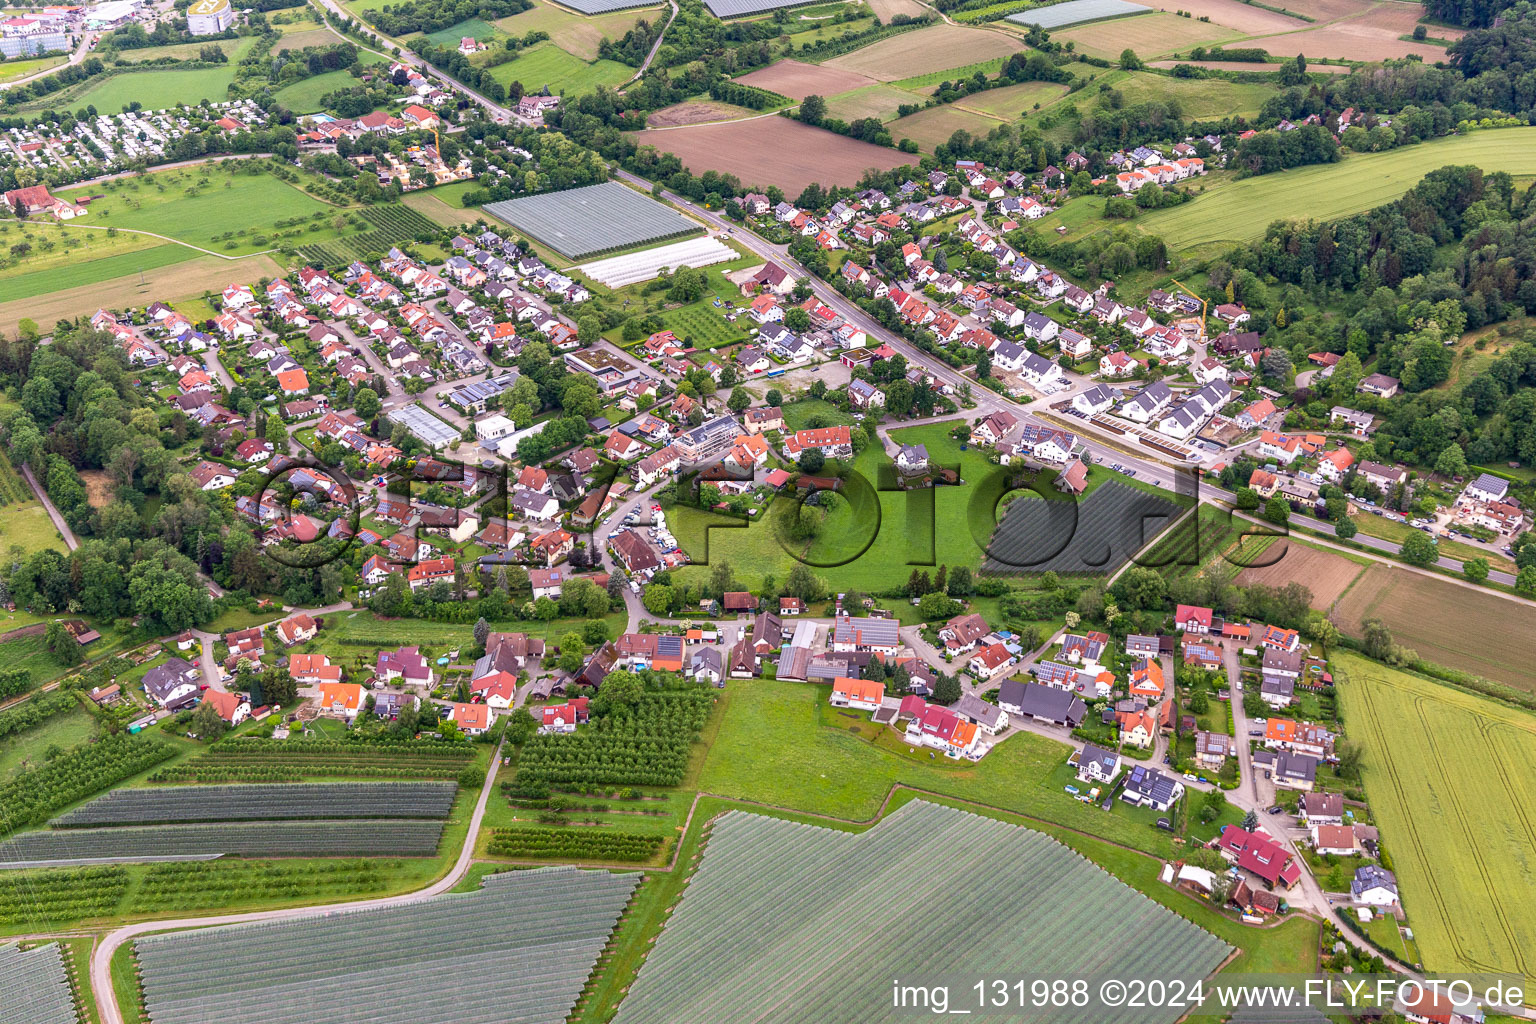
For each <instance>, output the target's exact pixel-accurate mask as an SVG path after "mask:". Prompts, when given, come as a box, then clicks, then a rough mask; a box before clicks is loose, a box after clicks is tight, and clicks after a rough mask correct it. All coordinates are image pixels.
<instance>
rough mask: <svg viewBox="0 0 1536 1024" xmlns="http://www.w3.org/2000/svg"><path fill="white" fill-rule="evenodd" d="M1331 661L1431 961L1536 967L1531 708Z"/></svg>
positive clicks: (1464, 966)
mask: <svg viewBox="0 0 1536 1024" xmlns="http://www.w3.org/2000/svg"><path fill="white" fill-rule="evenodd" d="M1332 667H1333V670H1334V675H1335V678H1337V679H1339V680H1340V682H1341V685H1340V687H1339V693H1340V695H1341V697H1342V700H1343V710H1344V717H1345V719H1346V720H1347V721H1348V722H1349V723H1350V735H1351V736H1352V737H1353V738H1354V739H1356V740H1357V741H1358V742H1360V743H1361V744H1363V745H1364V754H1365V756H1364V760H1363V766H1362V770H1363V775H1364V782H1365V790H1366V795H1367V796H1368V797H1369V799H1370V804H1371V809H1372V811H1373V813H1374V814H1375V817H1376V822H1377V824H1378V825H1379V827H1380V828H1381V835H1382V842H1383V845H1384V847H1385V849H1386V851H1387V853H1388V854H1389V855H1390V856H1391V858H1392V867H1393V869H1394V870H1395V871H1396V872H1397V877H1398V883H1399V885H1400V886H1401V889H1402V896H1403V904H1404V906H1406V907H1408V908H1409V910H1410V911H1411V913H1412V915H1413V928H1414V936H1415V939H1416V940H1417V942H1418V946H1419V949H1420V950H1421V951H1422V955H1423V958H1424V964H1425V966H1426V968H1428V969H1430V970H1434V971H1447V970H1449V971H1457V970H1460V971H1483V972H1495V971H1497V972H1511V973H1519V974H1522V975H1524V976H1525V977H1526V978H1528V979H1529V978H1536V953H1533V951H1536V826H1533V823H1532V820H1531V817H1530V813H1529V808H1530V807H1531V806H1532V803H1533V801H1536V781H1533V780H1532V778H1531V776H1530V773H1529V772H1528V771H1526V770H1525V769H1524V766H1526V765H1529V764H1531V763H1532V762H1533V760H1536V716H1532V715H1530V714H1528V713H1526V712H1524V711H1518V710H1515V709H1513V708H1511V707H1509V706H1507V705H1504V704H1500V703H1497V702H1495V701H1491V700H1487V699H1484V698H1482V697H1477V696H1474V695H1472V694H1468V693H1464V692H1462V691H1459V690H1454V689H1451V688H1450V687H1446V686H1443V685H1440V684H1438V683H1434V682H1431V681H1429V680H1427V679H1425V678H1423V677H1420V676H1416V675H1412V674H1410V673H1407V672H1401V671H1397V670H1395V669H1391V668H1387V667H1386V666H1383V665H1380V664H1377V663H1375V662H1372V661H1369V660H1367V659H1365V658H1362V657H1360V656H1358V655H1355V654H1353V653H1350V652H1339V653H1336V654H1335V657H1334V660H1333V666H1332ZM1468 922H1477V926H1476V927H1469V926H1468Z"/></svg>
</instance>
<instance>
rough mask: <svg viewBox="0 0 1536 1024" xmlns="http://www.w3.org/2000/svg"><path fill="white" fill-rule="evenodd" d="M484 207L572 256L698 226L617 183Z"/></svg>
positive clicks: (682, 232) (690, 230) (681, 232)
mask: <svg viewBox="0 0 1536 1024" xmlns="http://www.w3.org/2000/svg"><path fill="white" fill-rule="evenodd" d="M484 209H485V212H486V213H489V214H490V215H491V216H493V217H495V218H496V219H498V220H501V221H505V222H506V223H508V224H510V225H512V226H513V227H514V228H517V229H518V230H519V231H522V232H525V233H526V234H528V235H530V236H532V237H533V238H534V240H536V241H538V242H542V243H543V244H545V245H547V246H549V247H550V248H551V249H553V250H555V251H556V252H558V253H559V254H560V255H561V256H564V257H565V258H566V259H572V260H577V259H586V258H588V257H591V256H600V255H602V254H603V253H608V252H617V251H619V250H620V249H629V248H632V247H633V246H637V245H643V244H645V243H646V242H661V241H666V240H668V239H673V238H681V237H682V236H684V235H688V234H693V233H696V232H698V231H700V230H702V229H701V228H700V227H699V225H698V224H697V223H695V222H694V221H691V220H689V219H688V218H687V217H684V216H683V215H682V214H680V213H678V212H677V211H676V210H674V209H672V208H671V207H669V206H665V205H663V204H662V203H658V202H657V201H656V200H654V199H652V198H651V197H650V196H647V195H643V194H642V193H639V192H636V191H635V190H634V189H632V188H626V187H625V186H623V185H620V184H619V183H618V182H616V181H605V182H603V183H602V184H601V185H587V186H585V187H584V188H568V189H566V190H565V191H563V192H546V193H544V194H543V195H537V196H524V197H523V198H521V199H506V200H503V201H502V202H499V203H491V204H490V205H488V206H486V207H484Z"/></svg>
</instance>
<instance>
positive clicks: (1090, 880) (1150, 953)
mask: <svg viewBox="0 0 1536 1024" xmlns="http://www.w3.org/2000/svg"><path fill="white" fill-rule="evenodd" d="M936 865H942V866H943V869H942V870H938V871H936V870H935V866H936ZM1229 951H1230V947H1228V946H1227V944H1226V943H1224V942H1222V941H1221V940H1220V939H1218V938H1216V937H1215V936H1214V935H1211V934H1210V933H1209V932H1206V931H1205V930H1203V929H1201V928H1199V927H1198V926H1196V925H1194V924H1192V923H1190V922H1189V921H1186V920H1185V919H1184V918H1182V917H1179V916H1178V915H1177V914H1174V913H1173V912H1171V911H1169V910H1167V909H1165V908H1164V907H1162V906H1160V905H1159V904H1157V903H1154V902H1153V901H1152V900H1150V899H1148V898H1147V897H1146V896H1143V895H1142V894H1141V893H1139V892H1137V891H1136V890H1134V889H1132V888H1131V887H1130V886H1128V885H1126V884H1125V883H1124V882H1121V881H1120V880H1119V879H1117V878H1115V877H1114V876H1113V875H1111V874H1109V873H1107V872H1105V871H1104V870H1103V869H1101V868H1099V867H1098V866H1097V865H1095V864H1093V863H1091V862H1090V861H1088V860H1086V859H1084V858H1083V857H1082V856H1081V855H1080V854H1078V853H1077V852H1076V851H1074V850H1072V849H1071V848H1069V847H1066V846H1063V845H1062V844H1061V843H1058V842H1057V841H1056V840H1054V839H1051V838H1050V837H1049V836H1046V835H1044V834H1043V833H1040V832H1035V831H1033V830H1031V829H1027V828H1020V827H1019V826H1017V825H1009V824H1007V823H1005V822H1000V821H994V820H993V819H991V818H983V817H981V816H980V815H976V814H971V813H968V812H965V811H959V810H955V809H953V808H950V807H943V806H940V805H938V804H931V803H927V802H925V801H913V802H912V803H909V804H907V805H906V806H904V807H902V808H901V809H899V810H897V811H895V812H894V813H892V814H891V815H890V816H889V817H887V818H886V819H885V820H884V821H882V822H881V823H880V824H878V825H876V826H875V827H874V828H872V829H870V830H869V831H867V832H864V833H862V834H858V835H854V834H851V833H847V832H838V831H835V830H833V829H829V828H823V827H821V826H817V825H804V824H800V823H798V822H792V821H784V820H781V819H778V818H769V817H765V816H762V815H756V814H748V813H745V812H741V811H733V812H731V813H729V814H727V815H725V816H723V817H721V818H720V819H719V820H717V821H716V822H715V823H714V824H713V825H712V826H711V832H710V837H709V841H708V844H707V845H706V846H705V848H704V854H703V858H702V860H701V861H700V863H699V868H698V870H697V871H696V872H695V873H694V876H693V878H692V880H691V881H690V882H689V883H688V888H687V890H686V891H685V892H684V894H683V898H682V902H681V903H680V904H679V905H678V907H677V910H676V912H675V913H673V914H672V916H671V918H670V919H669V920H668V922H667V924H666V927H665V929H664V930H663V931H662V933H661V938H660V939H658V940H657V942H656V945H655V948H654V949H653V950H652V952H651V955H650V957H648V958H647V959H646V962H645V966H644V967H642V968H641V970H640V976H639V977H638V978H637V979H636V980H635V983H634V985H633V986H631V988H630V990H629V995H628V996H627V997H626V998H625V1000H624V1002H623V1003H621V1004H620V1005H619V1011H618V1014H617V1015H616V1016H615V1018H614V1020H615V1024H677V1022H679V1021H687V1022H689V1024H734V1022H737V1021H744V1020H752V1021H760V1022H764V1024H767V1022H773V1024H788V1022H802V1021H803V1022H807V1024H809V1022H821V1021H836V1022H837V1024H873V1022H877V1021H880V1022H883V1021H889V1020H891V1019H892V1017H891V1012H892V1011H891V992H890V987H891V983H892V979H896V978H909V979H910V978H916V977H919V976H924V977H930V978H939V977H949V978H955V979H960V978H962V977H970V978H972V979H974V978H978V977H983V976H986V977H995V976H999V975H1001V974H1006V973H1008V972H1013V973H1016V974H1022V975H1030V976H1035V977H1069V976H1072V975H1080V974H1091V973H1094V972H1096V971H1112V972H1113V973H1114V976H1115V977H1117V978H1153V977H1159V978H1161V977H1172V976H1182V977H1188V976H1203V975H1205V974H1208V973H1209V972H1211V971H1212V970H1214V969H1215V968H1216V967H1217V966H1219V965H1220V964H1221V962H1222V960H1223V959H1225V958H1226V955H1227V953H1228V952H1229ZM1074 1012H1075V1013H1076V1014H1077V1016H1075V1017H1074V1016H1072V1014H1073V1013H1074ZM1083 1012H1084V1011H1082V1010H1078V1011H1071V1010H1067V1011H1063V1010H1061V1009H1055V1010H1052V1009H1047V1010H1045V1011H1044V1012H1043V1013H1042V1014H1040V1015H1039V1016H1038V1017H1029V1016H1027V1015H1021V1014H1020V1013H1019V1012H1018V1010H1017V1009H1016V1008H1015V1009H1011V1010H1009V1011H1006V1012H999V1013H996V1014H972V1015H971V1016H969V1017H967V1018H966V1019H967V1020H969V1021H986V1022H993V1021H996V1022H999V1024H1001V1022H1003V1021H1009V1022H1014V1021H1019V1020H1033V1019H1039V1020H1042V1021H1052V1022H1059V1021H1080V1020H1088V1021H1092V1020H1094V1019H1095V1018H1093V1017H1087V1018H1085V1017H1083ZM1094 1012H1096V1013H1097V1014H1098V1015H1099V1016H1098V1018H1097V1019H1098V1020H1102V1019H1103V1010H1102V1009H1099V1010H1097V1011H1094ZM1181 1012H1182V1011H1180V1010H1177V1009H1173V1010H1169V1009H1149V1010H1144V1011H1139V1012H1134V1011H1128V1012H1117V1013H1116V1014H1115V1017H1114V1019H1115V1020H1116V1021H1117V1022H1121V1024H1125V1022H1137V1024H1171V1022H1172V1021H1173V1020H1174V1019H1175V1018H1177V1017H1178V1016H1179V1015H1180V1013H1181ZM1053 1015H1054V1016H1053Z"/></svg>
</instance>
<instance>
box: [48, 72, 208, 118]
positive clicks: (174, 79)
mask: <svg viewBox="0 0 1536 1024" xmlns="http://www.w3.org/2000/svg"><path fill="white" fill-rule="evenodd" d="M234 80H235V67H234V65H233V64H226V65H222V66H220V67H216V68H186V69H183V70H178V71H171V70H163V69H157V70H154V71H135V72H123V73H122V74H116V75H111V76H109V77H107V78H105V79H103V80H101V81H100V82H99V83H97V84H95V85H92V86H91V87H90V88H89V89H87V90H85V91H84V92H82V93H81V94H80V95H79V96H76V97H73V98H72V99H71V100H70V106H71V109H74V108H76V107H84V106H93V107H95V108H96V109H97V110H100V111H101V112H102V113H110V114H115V113H117V112H118V111H120V110H122V109H123V108H124V107H126V106H128V104H130V103H135V102H137V103H140V104H142V105H143V108H144V109H145V110H165V109H167V108H169V107H174V106H176V105H177V104H180V103H197V102H200V101H202V100H222V99H225V98H227V96H228V93H229V86H230V83H232V82H233V81H234ZM52 99H53V98H52V97H49V98H46V99H43V100H37V101H34V103H42V104H44V105H45V106H46V105H47V104H48V103H49V102H50V101H51V100H52ZM17 109H18V110H22V109H26V108H25V107H18V108H17ZM50 109H51V108H50Z"/></svg>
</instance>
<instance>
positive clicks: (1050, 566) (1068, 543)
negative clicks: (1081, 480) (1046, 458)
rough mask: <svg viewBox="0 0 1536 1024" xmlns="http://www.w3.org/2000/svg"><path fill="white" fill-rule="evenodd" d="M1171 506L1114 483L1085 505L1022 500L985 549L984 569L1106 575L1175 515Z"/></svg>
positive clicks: (1013, 505) (1011, 507)
mask: <svg viewBox="0 0 1536 1024" xmlns="http://www.w3.org/2000/svg"><path fill="white" fill-rule="evenodd" d="M1178 511H1179V507H1178V506H1177V505H1175V504H1174V503H1173V502H1171V501H1167V500H1165V499H1163V498H1159V497H1157V496H1156V495H1153V494H1148V493H1147V492H1146V491H1140V490H1137V489H1136V488H1134V487H1130V486H1127V485H1126V484H1122V483H1120V482H1119V481H1116V480H1112V481H1110V482H1109V483H1106V484H1104V485H1102V486H1100V487H1099V488H1097V489H1095V490H1094V491H1092V492H1090V493H1089V495H1088V496H1087V497H1086V498H1084V499H1083V500H1081V501H1064V500H1041V499H1039V498H1038V497H1035V498H1030V497H1027V496H1026V497H1021V498H1019V499H1017V500H1015V501H1014V502H1012V503H1011V504H1010V505H1009V506H1008V509H1007V512H1006V514H1005V515H1004V516H1003V521H1002V522H1001V523H999V524H998V527H997V531H996V532H995V533H994V534H993V535H992V540H991V542H990V543H989V544H988V545H987V557H986V561H985V563H984V564H983V569H984V570H985V571H987V572H995V573H1003V574H1012V573H1035V572H1047V571H1050V572H1058V573H1076V574H1085V575H1093V576H1097V575H1107V574H1109V573H1112V572H1114V571H1115V570H1116V569H1118V568H1120V566H1122V565H1124V564H1125V563H1126V562H1127V561H1129V560H1130V558H1131V556H1132V555H1134V554H1135V553H1136V552H1137V551H1140V550H1141V549H1142V547H1143V546H1145V545H1146V544H1147V543H1148V542H1149V541H1151V540H1152V539H1153V538H1154V537H1156V536H1157V535H1158V534H1160V533H1162V532H1163V531H1164V530H1165V529H1167V528H1168V527H1169V526H1170V525H1171V524H1172V523H1173V520H1174V518H1175V517H1176V516H1177V514H1178Z"/></svg>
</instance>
